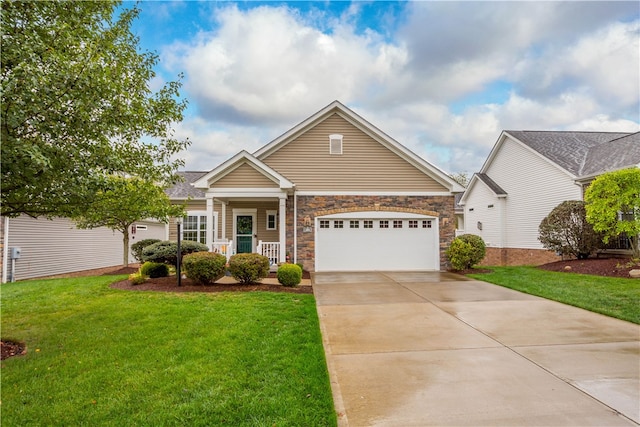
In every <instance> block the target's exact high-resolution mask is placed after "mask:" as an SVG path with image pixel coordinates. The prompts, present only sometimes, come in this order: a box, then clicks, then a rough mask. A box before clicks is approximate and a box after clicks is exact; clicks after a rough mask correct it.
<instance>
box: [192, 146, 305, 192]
mask: <svg viewBox="0 0 640 427" xmlns="http://www.w3.org/2000/svg"><path fill="white" fill-rule="evenodd" d="M243 164H249V165H251V166H253V167H254V168H255V169H256V170H257V171H258V172H260V173H262V174H263V175H264V176H265V177H267V178H269V179H271V180H272V181H274V182H275V183H277V184H278V185H279V187H280V188H281V189H290V188H293V187H294V184H293V183H292V182H291V181H289V180H288V179H287V178H285V177H284V176H282V175H280V174H279V173H278V172H276V171H275V170H274V169H272V168H270V167H269V166H267V165H266V164H264V163H263V162H261V161H260V160H258V159H257V158H255V157H254V156H253V155H251V154H250V153H248V152H247V151H245V150H242V151H241V152H239V153H238V154H236V155H235V156H233V157H232V158H230V159H228V160H227V161H225V162H224V163H222V164H220V165H219V166H217V167H216V168H214V169H212V170H211V171H209V172H208V173H206V174H204V175H202V176H201V177H200V178H198V179H197V180H196V181H194V182H193V184H192V185H193V186H194V187H195V188H200V189H204V190H206V189H208V188H209V186H210V185H211V183H213V182H215V181H216V180H218V179H220V178H222V177H224V176H225V175H227V174H229V173H231V172H233V171H234V170H235V169H237V168H238V167H240V166H241V165H243Z"/></svg>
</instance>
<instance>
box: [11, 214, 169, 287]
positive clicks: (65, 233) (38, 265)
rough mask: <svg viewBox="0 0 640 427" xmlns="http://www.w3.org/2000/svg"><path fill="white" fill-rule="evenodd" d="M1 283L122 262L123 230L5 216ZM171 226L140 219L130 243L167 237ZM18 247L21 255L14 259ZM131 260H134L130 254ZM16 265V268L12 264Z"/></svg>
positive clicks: (134, 227)
mask: <svg viewBox="0 0 640 427" xmlns="http://www.w3.org/2000/svg"><path fill="white" fill-rule="evenodd" d="M0 234H2V264H1V265H2V282H3V283H5V282H7V281H12V280H24V279H32V278H36V277H43V276H52V275H57V274H64V273H72V272H75V271H82V270H91V269H94V268H103V267H112V266H117V265H122V233H119V232H117V231H112V230H110V229H109V228H106V227H100V228H95V229H91V230H83V229H78V228H76V227H75V225H74V223H73V221H71V220H69V219H66V218H55V219H52V220H48V219H34V218H31V217H29V216H26V215H21V216H19V217H17V218H6V217H3V218H2V233H0ZM167 236H168V228H167V226H166V225H165V224H162V223H158V222H156V221H138V222H136V223H135V224H134V225H133V226H132V229H131V232H130V240H129V244H130V245H131V244H133V243H135V242H136V241H139V240H142V239H161V240H162V239H166V238H167ZM15 248H18V249H19V256H20V257H19V258H17V259H15V260H12V254H15ZM129 259H130V260H132V261H133V262H135V260H133V257H132V255H131V253H129ZM13 265H15V271H14V270H13V268H12V266H13Z"/></svg>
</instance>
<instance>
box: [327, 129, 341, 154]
mask: <svg viewBox="0 0 640 427" xmlns="http://www.w3.org/2000/svg"><path fill="white" fill-rule="evenodd" d="M329 154H342V135H340V134H337V133H335V134H331V135H329Z"/></svg>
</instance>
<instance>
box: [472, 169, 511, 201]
mask: <svg viewBox="0 0 640 427" xmlns="http://www.w3.org/2000/svg"><path fill="white" fill-rule="evenodd" d="M476 175H477V176H478V178H479V179H480V180H481V181H482V182H484V183H485V184H486V185H487V187H489V188H490V189H491V191H493V192H494V193H496V195H497V196H503V195H504V196H506V195H507V192H506V191H504V190H503V189H502V187H500V186H499V185H498V184H496V182H495V181H494V180H492V179H491V178H489V175H487V174H486V173H477V174H476Z"/></svg>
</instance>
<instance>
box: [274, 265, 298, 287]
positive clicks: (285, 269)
mask: <svg viewBox="0 0 640 427" xmlns="http://www.w3.org/2000/svg"><path fill="white" fill-rule="evenodd" d="M277 276H278V282H280V284H281V285H282V286H288V287H293V286H297V285H299V284H300V282H301V281H302V268H300V266H299V265H296V264H282V265H281V266H280V267H279V268H278V274H277Z"/></svg>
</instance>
